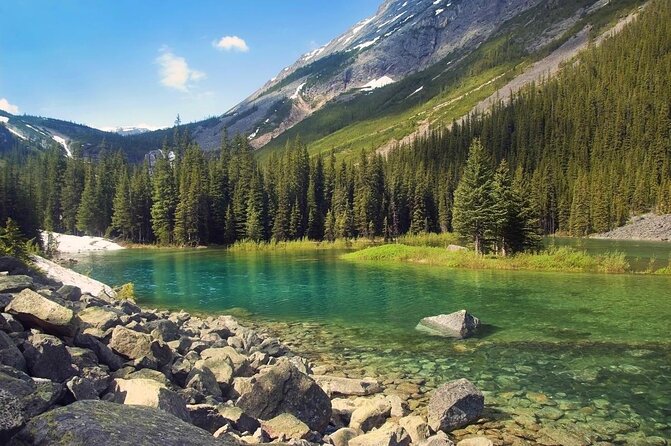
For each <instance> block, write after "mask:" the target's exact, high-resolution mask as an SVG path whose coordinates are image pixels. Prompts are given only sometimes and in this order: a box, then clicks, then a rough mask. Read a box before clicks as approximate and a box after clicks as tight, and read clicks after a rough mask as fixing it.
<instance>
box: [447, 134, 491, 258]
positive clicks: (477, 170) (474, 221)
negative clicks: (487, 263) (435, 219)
mask: <svg viewBox="0 0 671 446" xmlns="http://www.w3.org/2000/svg"><path fill="white" fill-rule="evenodd" d="M492 178H493V174H492V168H491V166H490V159H489V157H488V156H487V154H486V153H485V150H484V148H483V147H482V144H481V143H480V140H477V139H476V140H474V141H473V143H472V144H471V147H470V150H469V154H468V160H467V161H466V167H464V172H463V174H462V177H461V180H460V181H459V185H458V186H457V190H456V191H455V192H454V211H453V219H452V224H453V226H454V229H455V231H457V233H458V234H460V235H461V236H463V237H465V238H467V239H469V240H470V241H471V242H473V246H474V249H475V252H477V253H482V252H484V250H485V249H486V241H487V238H486V237H487V234H488V233H489V232H490V231H491V230H492V228H493V216H492V209H493V207H494V200H493V195H492V189H493V180H492Z"/></svg>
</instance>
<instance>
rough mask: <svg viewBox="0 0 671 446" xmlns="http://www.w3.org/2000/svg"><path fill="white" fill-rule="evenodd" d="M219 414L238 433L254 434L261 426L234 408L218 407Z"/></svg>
mask: <svg viewBox="0 0 671 446" xmlns="http://www.w3.org/2000/svg"><path fill="white" fill-rule="evenodd" d="M219 414H220V415H221V416H222V417H224V419H225V420H226V421H227V422H228V423H229V424H230V425H231V426H233V428H234V429H235V430H237V431H238V432H249V433H252V432H255V431H256V430H257V429H258V428H259V427H260V426H261V424H260V423H259V420H257V419H256V418H252V417H250V416H249V415H247V414H246V413H245V412H244V411H243V410H242V409H240V408H239V407H235V406H219Z"/></svg>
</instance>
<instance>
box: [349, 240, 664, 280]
mask: <svg viewBox="0 0 671 446" xmlns="http://www.w3.org/2000/svg"><path fill="white" fill-rule="evenodd" d="M342 258H343V259H346V260H352V261H394V262H408V263H418V264H427V265H437V266H444V267H447V268H463V269H496V270H528V271H552V272H599V273H609V274H617V273H627V272H634V271H632V270H631V265H630V264H629V262H628V261H627V260H626V258H625V255H624V254H623V253H621V252H612V253H604V254H600V255H590V254H587V253H586V252H584V251H579V250H576V249H573V248H568V247H561V248H550V249H548V250H546V251H542V252H540V253H538V254H532V253H522V254H516V255H514V256H509V257H500V256H494V255H478V254H476V253H475V252H473V251H460V252H450V251H447V250H446V249H443V248H439V247H431V246H408V245H404V244H393V245H382V246H375V247H371V248H367V249H363V250H361V251H356V252H352V253H347V254H344V255H343V256H342ZM668 270H669V268H665V269H662V270H658V271H653V273H657V274H665V273H668ZM636 272H638V271H636ZM641 273H649V271H641Z"/></svg>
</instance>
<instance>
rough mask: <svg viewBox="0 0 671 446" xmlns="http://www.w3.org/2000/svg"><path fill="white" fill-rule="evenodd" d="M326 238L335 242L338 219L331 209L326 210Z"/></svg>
mask: <svg viewBox="0 0 671 446" xmlns="http://www.w3.org/2000/svg"><path fill="white" fill-rule="evenodd" d="M324 239H325V240H327V241H329V242H333V241H335V239H336V219H335V214H334V213H333V211H331V209H329V210H328V212H326V223H325V225H324Z"/></svg>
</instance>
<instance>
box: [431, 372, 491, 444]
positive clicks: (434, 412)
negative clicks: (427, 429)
mask: <svg viewBox="0 0 671 446" xmlns="http://www.w3.org/2000/svg"><path fill="white" fill-rule="evenodd" d="M484 407H485V397H484V395H483V394H482V392H480V391H479V390H478V389H477V388H476V387H475V386H474V385H473V384H472V383H471V382H470V381H469V380H467V379H458V380H456V381H452V382H449V383H447V384H444V385H442V386H441V387H439V388H438V389H436V390H435V391H434V392H433V395H431V400H430V401H429V407H428V413H429V426H431V429H433V430H434V431H444V432H449V431H452V430H454V429H457V428H460V427H463V426H466V425H467V424H469V423H472V422H473V421H475V420H477V419H478V417H479V416H480V414H481V413H482V410H483V409H484Z"/></svg>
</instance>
